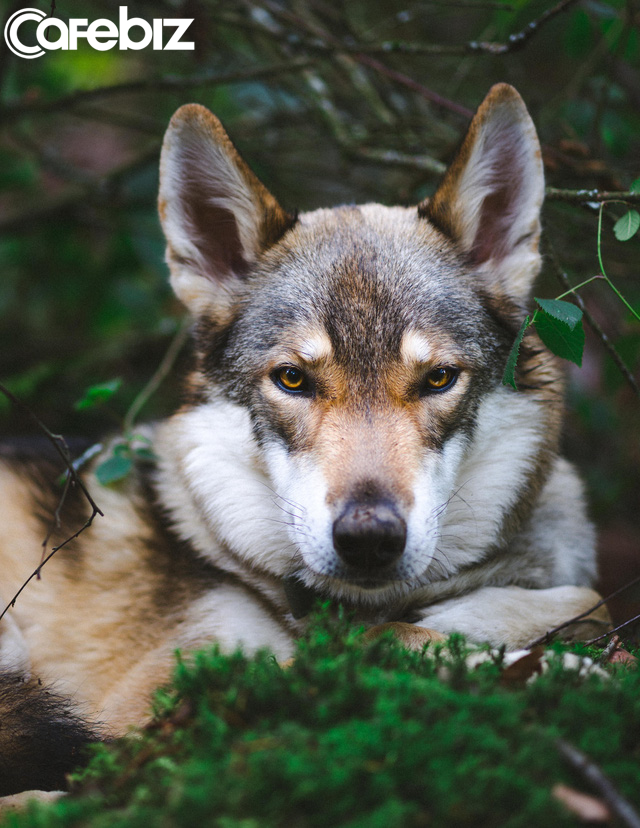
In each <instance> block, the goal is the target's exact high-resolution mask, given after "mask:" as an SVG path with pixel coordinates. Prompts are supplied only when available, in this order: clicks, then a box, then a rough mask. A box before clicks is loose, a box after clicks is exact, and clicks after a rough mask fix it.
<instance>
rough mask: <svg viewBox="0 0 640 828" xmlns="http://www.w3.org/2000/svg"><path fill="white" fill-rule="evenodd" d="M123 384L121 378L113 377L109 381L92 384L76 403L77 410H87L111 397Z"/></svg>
mask: <svg viewBox="0 0 640 828" xmlns="http://www.w3.org/2000/svg"><path fill="white" fill-rule="evenodd" d="M121 385H122V380H121V379H120V378H117V379H112V380H110V381H109V382H101V383H98V385H91V386H90V387H89V388H87V390H86V391H85V392H84V397H82V399H81V400H78V402H77V403H76V404H75V406H74V408H75V409H76V411H86V410H87V409H89V408H95V407H96V406H98V405H101V404H102V403H104V402H106V401H107V400H109V399H111V397H113V395H114V394H115V393H116V391H117V390H118V389H119V388H120V386H121Z"/></svg>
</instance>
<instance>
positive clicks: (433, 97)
mask: <svg viewBox="0 0 640 828" xmlns="http://www.w3.org/2000/svg"><path fill="white" fill-rule="evenodd" d="M354 57H355V59H356V60H357V61H358V62H359V63H361V64H363V65H364V66H369V67H370V68H371V69H374V70H375V71H376V72H378V74H380V75H384V76H385V77H387V78H389V79H390V80H393V81H395V82H396V83H399V84H401V85H402V86H406V87H407V88H408V89H411V90H412V92H416V93H417V94H418V95H420V96H421V97H422V98H424V99H425V100H427V101H430V102H431V103H433V104H435V105H436V106H440V107H442V108H443V109H448V110H449V112H454V113H455V114H456V115H461V116H462V117H463V118H468V119H471V118H472V117H473V112H472V111H471V110H470V109H467V107H466V106H462V104H459V103H456V102H455V101H450V100H449V99H448V98H443V97H442V95H439V94H438V93H437V92H434V91H433V90H432V89H428V88H427V87H426V86H424V85H423V84H421V83H418V81H416V80H414V79H413V78H411V77H409V75H405V74H404V73H403V72H397V71H396V70H395V69H391V68H390V67H389V66H386V65H385V64H384V63H381V62H380V61H379V60H376V59H375V58H372V57H371V56H370V55H365V54H363V53H362V52H355V54H354Z"/></svg>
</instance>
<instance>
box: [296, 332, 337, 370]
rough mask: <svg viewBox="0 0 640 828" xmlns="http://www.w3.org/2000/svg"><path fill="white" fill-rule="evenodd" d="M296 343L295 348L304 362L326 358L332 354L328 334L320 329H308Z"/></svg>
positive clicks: (319, 360)
mask: <svg viewBox="0 0 640 828" xmlns="http://www.w3.org/2000/svg"><path fill="white" fill-rule="evenodd" d="M296 345H297V347H295V350H296V351H297V352H298V353H299V354H300V356H301V357H302V359H304V361H305V362H309V363H314V362H321V361H323V360H327V359H329V358H330V357H331V355H332V354H333V346H332V345H331V340H330V339H329V335H328V334H327V333H325V332H324V331H320V330H316V331H313V332H311V331H310V332H309V333H308V334H307V335H305V337H304V338H303V339H300V341H299V342H298V343H296Z"/></svg>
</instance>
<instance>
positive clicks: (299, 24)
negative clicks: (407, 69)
mask: <svg viewBox="0 0 640 828" xmlns="http://www.w3.org/2000/svg"><path fill="white" fill-rule="evenodd" d="M572 1H573V0H572ZM259 5H260V6H261V7H262V8H264V9H266V11H268V12H269V13H270V14H272V15H273V16H274V17H275V18H277V19H278V20H282V21H284V22H285V23H289V24H293V26H295V27H296V30H297V32H296V33H297V34H299V32H300V31H303V32H306V33H307V34H308V35H310V36H311V37H312V38H313V40H312V41H309V40H303V41H302V42H301V45H302V46H303V47H305V48H308V49H314V50H321V51H324V52H338V53H342V54H347V53H348V54H351V55H352V56H353V58H354V59H355V60H357V61H358V63H360V64H362V65H363V66H368V67H369V68H370V69H373V70H374V71H375V72H377V73H378V74H380V75H384V76H385V77H387V78H389V79H390V80H393V81H395V82H396V83H399V84H401V85H402V86H406V87H407V88H408V89H411V90H412V91H413V92H416V93H417V94H418V95H420V96H421V97H423V98H425V100H428V101H430V102H431V103H433V104H436V105H437V106H440V107H442V108H444V109H448V110H449V111H450V112H455V113H456V114H457V115H461V116H462V117H463V118H467V119H469V118H471V117H472V116H473V112H471V110H470V109H467V108H466V107H464V106H462V105H461V104H458V103H456V102H455V101H450V100H448V98H444V97H442V95H439V94H438V93H437V92H434V91H433V90H431V89H428V88H427V87H426V86H423V85H422V84H421V83H418V82H417V81H416V80H414V79H413V78H411V77H409V76H408V75H405V74H403V73H402V72H397V71H396V70H395V69H391V68H390V67H388V66H386V65H385V64H384V63H381V62H380V61H379V60H376V59H375V58H373V57H371V56H370V55H366V54H364V52H363V51H362V49H366V44H345V43H343V41H341V40H340V39H339V38H337V37H334V36H333V35H332V34H330V33H329V32H327V31H326V30H325V29H323V28H322V27H320V26H318V25H315V24H312V23H311V22H310V21H309V20H307V19H306V18H304V17H301V16H299V15H296V14H294V13H293V12H290V11H288V10H285V9H282V8H280V7H279V6H278V5H276V3H273V2H272V0H261V2H260V3H259ZM265 29H266V27H265ZM266 31H269V30H268V29H266ZM361 46H362V48H361Z"/></svg>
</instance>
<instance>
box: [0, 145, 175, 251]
mask: <svg viewBox="0 0 640 828" xmlns="http://www.w3.org/2000/svg"><path fill="white" fill-rule="evenodd" d="M159 152H160V146H159V144H155V143H154V144H152V145H151V146H150V147H148V148H147V149H146V150H144V151H143V152H142V153H141V154H140V155H138V156H137V157H136V158H134V159H133V160H132V161H127V162H126V163H124V164H122V165H121V166H119V167H116V168H115V169H113V170H111V172H109V173H107V174H106V175H103V176H100V177H97V178H94V179H92V180H91V182H89V183H87V184H86V185H85V186H83V187H79V186H73V187H71V188H70V189H69V190H68V191H67V192H66V193H64V194H63V195H62V196H56V197H55V198H52V199H48V200H44V201H42V202H41V203H40V204H38V205H37V206H36V207H34V208H33V209H30V210H28V211H25V212H24V213H18V214H17V215H14V216H8V217H7V218H6V219H4V220H0V235H2V234H3V233H14V232H16V231H17V230H20V229H21V228H22V227H23V226H25V225H26V227H27V228H29V229H31V228H32V227H33V225H34V224H35V223H36V222H38V221H42V220H43V219H47V218H49V216H52V215H55V216H56V217H60V215H61V214H62V213H64V212H65V211H66V210H68V209H70V208H72V207H74V206H77V205H78V204H81V203H83V202H84V201H87V200H94V199H95V200H100V199H102V200H104V199H105V196H109V194H111V193H112V192H113V190H114V188H116V187H117V186H118V184H119V183H120V182H121V181H122V180H123V179H125V178H126V177H127V176H128V175H130V174H131V173H132V172H135V171H136V170H138V169H140V168H142V167H144V166H146V165H147V164H149V163H151V162H156V161H157V158H158V154H159Z"/></svg>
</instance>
